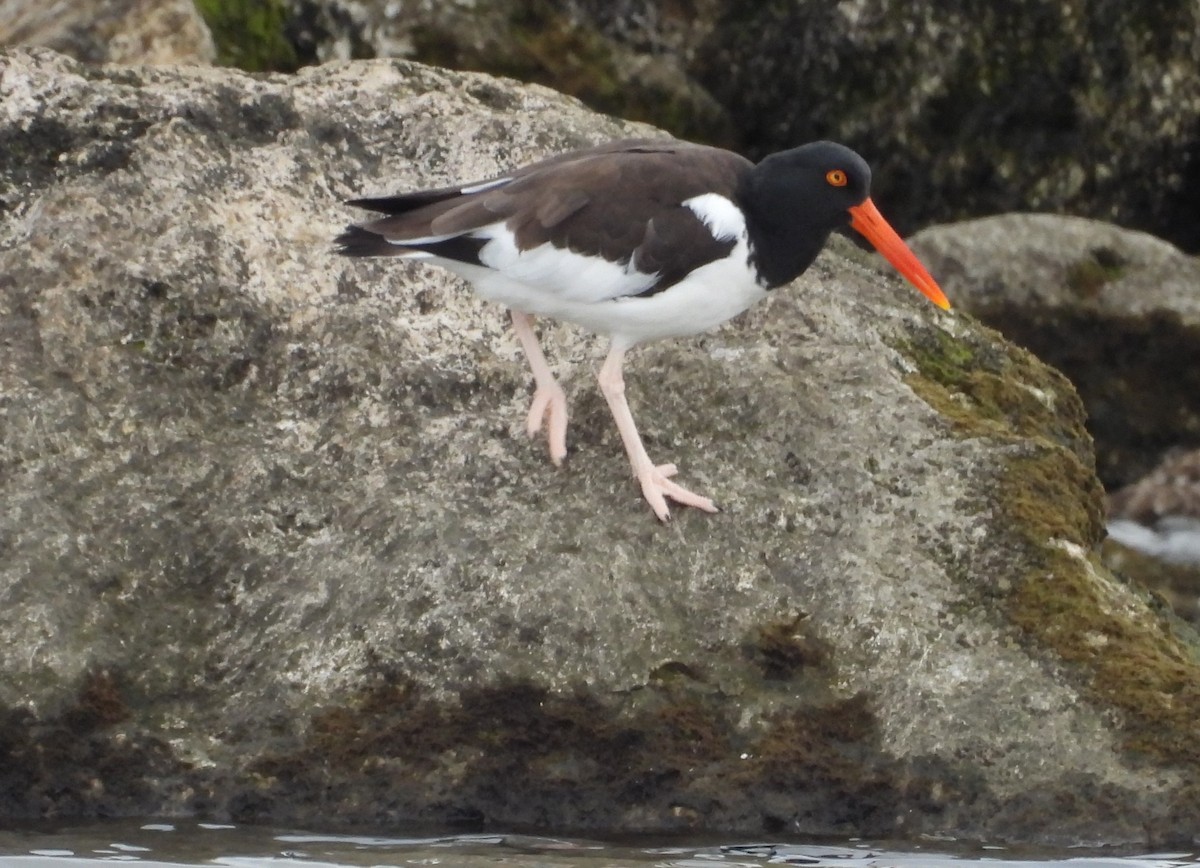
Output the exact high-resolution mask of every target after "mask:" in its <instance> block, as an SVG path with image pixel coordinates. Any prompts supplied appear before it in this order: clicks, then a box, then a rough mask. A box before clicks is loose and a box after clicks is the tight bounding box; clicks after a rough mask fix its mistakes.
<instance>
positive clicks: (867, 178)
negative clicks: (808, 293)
mask: <svg viewBox="0 0 1200 868" xmlns="http://www.w3.org/2000/svg"><path fill="white" fill-rule="evenodd" d="M870 189H871V167H870V166H868V165H867V161H866V160H864V159H863V158H862V157H860V156H859V155H858V154H856V153H855V152H854V151H852V150H850V149H849V148H847V147H846V146H845V145H839V144H837V143H835V142H812V143H811V144H807V145H802V146H801V147H799V148H792V149H791V150H789V151H780V152H779V153H777V154H772V155H771V156H769V157H766V158H765V159H764V160H763V161H762V162H760V163H759V164H758V165H757V166H755V167H754V168H753V169H751V170H750V171H749V172H748V173H747V175H746V177H745V179H744V181H743V183H742V187H741V190H740V191H739V199H740V203H741V206H742V210H743V211H744V212H745V213H746V220H747V225H748V227H749V229H750V237H751V240H752V241H753V242H754V245H755V258H756V265H757V266H758V269H759V272H760V274H762V276H763V277H764V279H765V280H766V281H767V283H768V285H770V286H778V285H780V284H783V283H787V282H788V281H791V280H793V279H794V278H796V277H797V276H798V275H799V274H800V273H801V272H803V271H804V269H806V268H808V266H809V265H810V264H812V261H813V260H814V259H816V257H817V254H818V253H820V251H821V248H822V247H823V246H824V245H825V242H826V241H827V240H828V238H829V234H830V233H831V232H832V231H833V230H834V229H838V228H840V227H842V226H849V225H850V221H851V218H852V215H851V213H850V209H851V208H853V207H855V206H856V205H861V204H862V203H863V202H865V201H866V200H867V197H868V196H869V195H870Z"/></svg>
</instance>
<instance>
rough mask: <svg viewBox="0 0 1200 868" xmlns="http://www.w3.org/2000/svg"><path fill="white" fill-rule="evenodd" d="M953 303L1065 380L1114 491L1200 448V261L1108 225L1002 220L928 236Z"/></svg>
mask: <svg viewBox="0 0 1200 868" xmlns="http://www.w3.org/2000/svg"><path fill="white" fill-rule="evenodd" d="M913 249H914V250H916V251H917V252H918V254H919V255H920V256H922V257H924V258H925V259H926V260H927V261H928V264H929V266H930V268H931V270H932V271H933V273H934V274H936V275H938V276H939V277H940V279H941V280H942V281H943V286H944V288H945V289H946V291H947V293H948V294H949V295H950V296H951V297H952V298H954V299H955V300H956V301H958V302H959V304H960V305H962V306H963V307H964V308H966V309H967V310H970V311H971V313H973V314H975V315H976V316H978V317H979V318H980V319H982V320H983V321H984V322H986V323H987V324H988V325H990V326H992V327H993V328H996V329H998V330H999V331H1001V332H1002V333H1003V334H1004V335H1005V336H1007V337H1008V338H1010V339H1012V340H1014V341H1016V342H1018V343H1020V344H1022V345H1023V346H1025V347H1028V348H1029V349H1030V350H1032V351H1033V352H1034V353H1036V354H1037V355H1038V356H1039V357H1040V358H1042V359H1043V360H1045V361H1046V362H1048V363H1050V364H1052V365H1054V366H1055V367H1056V368H1058V369H1059V370H1061V371H1062V372H1063V373H1064V374H1066V375H1067V376H1068V377H1069V378H1070V380H1071V382H1072V383H1074V384H1075V387H1076V388H1077V389H1078V390H1079V393H1080V396H1081V397H1082V398H1083V403H1084V406H1085V407H1086V408H1087V413H1088V427H1089V429H1090V431H1091V433H1092V435H1093V436H1094V437H1095V439H1096V452H1097V465H1098V469H1099V471H1100V477H1101V479H1102V480H1103V481H1104V483H1105V485H1106V486H1108V487H1110V488H1112V489H1115V488H1118V487H1120V486H1122V485H1126V484H1129V483H1131V482H1133V481H1134V480H1136V479H1138V478H1140V477H1141V476H1143V475H1145V474H1146V473H1148V472H1149V471H1150V470H1151V469H1152V468H1153V467H1154V466H1155V465H1156V464H1157V463H1158V461H1159V459H1160V457H1161V456H1162V455H1163V453H1164V452H1166V451H1167V450H1168V449H1169V448H1171V447H1174V446H1176V445H1178V444H1194V443H1200V403H1198V402H1197V401H1196V399H1195V396H1196V395H1200V295H1197V292H1196V287H1197V286H1200V261H1198V260H1196V259H1195V258H1193V257H1190V256H1186V255H1184V254H1183V253H1181V252H1179V250H1177V249H1176V248H1175V247H1173V246H1171V245H1170V244H1168V243H1166V242H1164V241H1161V240H1160V239H1157V238H1154V237H1152V236H1149V235H1146V234H1144V233H1141V232H1134V231H1130V230H1126V229H1121V228H1119V227H1116V226H1112V225H1110V224H1106V223H1098V222H1095V221H1090V220H1082V219H1078V218H1071V217H1059V216H1055V215H1050V214H1007V215H1003V216H999V217H990V218H982V219H980V220H972V221H965V222H962V223H956V224H951V225H946V226H936V227H931V228H930V229H927V230H925V231H923V232H921V233H919V234H918V235H916V236H915V237H914V238H913Z"/></svg>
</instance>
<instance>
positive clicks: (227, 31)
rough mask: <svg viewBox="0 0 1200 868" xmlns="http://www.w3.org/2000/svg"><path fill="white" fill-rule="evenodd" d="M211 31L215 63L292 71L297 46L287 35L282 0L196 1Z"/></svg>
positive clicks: (297, 62) (297, 61) (250, 69)
mask: <svg viewBox="0 0 1200 868" xmlns="http://www.w3.org/2000/svg"><path fill="white" fill-rule="evenodd" d="M196 9H197V10H198V11H199V12H200V14H201V16H203V18H204V21H205V23H206V24H208V28H209V30H211V31H212V35H213V42H215V43H216V47H217V63H219V64H221V65H222V66H235V67H237V68H239V69H244V70H246V71H248V72H295V71H296V70H297V69H298V68H299V67H300V65H301V64H300V59H299V57H298V56H297V54H296V48H295V46H294V45H292V43H291V41H290V40H289V39H288V38H287V35H286V33H285V26H286V24H287V20H288V11H287V6H286V4H285V3H284V2H283V0H196Z"/></svg>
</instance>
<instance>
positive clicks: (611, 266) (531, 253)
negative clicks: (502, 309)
mask: <svg viewBox="0 0 1200 868" xmlns="http://www.w3.org/2000/svg"><path fill="white" fill-rule="evenodd" d="M471 234H472V235H473V236H475V237H476V238H486V239H488V243H487V244H485V245H484V246H483V248H482V249H481V250H480V251H479V261H480V262H481V263H483V264H484V265H486V266H487V267H488V268H491V269H494V270H495V271H497V272H499V273H500V274H501V275H503V276H504V277H505V278H507V279H508V280H510V281H515V282H517V283H520V284H523V285H525V286H526V287H529V288H531V289H534V290H538V291H540V292H541V293H545V294H548V295H553V296H554V297H556V298H558V299H560V300H562V301H568V302H589V303H593V302H598V301H607V300H609V299H614V298H620V297H622V296H626V295H636V294H638V293H639V292H642V291H644V290H646V289H649V288H650V287H651V286H653V285H654V282H655V281H656V280H657V279H658V275H657V274H645V273H643V272H641V271H638V270H637V267H636V266H635V264H634V263H633V261H630V262H629V263H627V264H625V265H622V264H621V263H619V262H609V261H608V260H607V259H602V258H601V257H599V256H585V255H584V254H582V253H576V252H575V251H573V250H567V249H564V248H559V247H555V246H554V245H553V244H549V243H547V244H541V245H539V246H537V247H534V248H531V249H529V250H518V249H517V244H516V239H515V238H514V237H513V233H512V231H511V230H510V229H509V228H508V227H507V226H505V225H504V224H503V223H493V224H492V225H490V226H484V227H482V228H481V229H477V230H475V231H474V232H472V233H471ZM512 306H516V305H512ZM520 309H522V310H529V308H528V307H524V308H520Z"/></svg>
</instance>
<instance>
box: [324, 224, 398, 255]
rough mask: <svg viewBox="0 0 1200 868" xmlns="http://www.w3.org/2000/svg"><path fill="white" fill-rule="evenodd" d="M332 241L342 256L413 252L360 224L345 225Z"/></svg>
mask: <svg viewBox="0 0 1200 868" xmlns="http://www.w3.org/2000/svg"><path fill="white" fill-rule="evenodd" d="M333 243H334V244H335V245H336V246H335V247H334V250H335V252H337V253H340V254H341V255H342V256H403V255H404V254H405V253H407V254H409V255H412V253H413V252H414V251H413V250H412V249H411V248H406V247H403V246H401V245H398V244H392V243H391V242H390V241H388V240H387V239H386V238H384V237H383V236H382V235H380V234H379V233H378V232H372V231H371V230H370V229H364V228H363V227H362V226H347V227H346V231H345V232H343V233H342V234H341V235H339V236H338V237H337V238H335V239H333Z"/></svg>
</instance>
